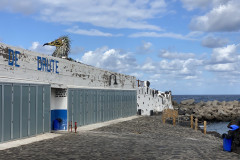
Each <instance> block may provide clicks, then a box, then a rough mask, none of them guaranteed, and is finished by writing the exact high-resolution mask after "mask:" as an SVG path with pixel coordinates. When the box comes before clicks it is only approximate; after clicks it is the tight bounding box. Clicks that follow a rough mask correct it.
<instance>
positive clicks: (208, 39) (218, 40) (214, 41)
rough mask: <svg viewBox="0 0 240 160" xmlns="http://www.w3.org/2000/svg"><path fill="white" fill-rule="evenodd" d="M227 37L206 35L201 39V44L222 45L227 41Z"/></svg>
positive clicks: (212, 46)
mask: <svg viewBox="0 0 240 160" xmlns="http://www.w3.org/2000/svg"><path fill="white" fill-rule="evenodd" d="M228 42H229V41H228V39H225V38H218V37H212V36H208V37H205V38H204V39H203V40H202V46H204V47H208V48H218V47H223V46H225V45H226V44H227V43H228Z"/></svg>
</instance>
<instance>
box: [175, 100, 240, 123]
mask: <svg viewBox="0 0 240 160" xmlns="http://www.w3.org/2000/svg"><path fill="white" fill-rule="evenodd" d="M173 106H174V109H176V110H178V114H179V115H180V116H185V117H186V118H187V117H190V115H193V116H194V117H195V118H198V120H199V121H204V120H206V121H210V122H219V121H221V122H229V121H232V120H235V119H237V118H239V117H240V103H239V101H228V102H226V101H223V102H219V101H217V100H214V101H208V102H203V101H201V102H199V103H195V100H194V99H188V100H184V101H181V102H180V104H178V103H177V102H176V101H173Z"/></svg>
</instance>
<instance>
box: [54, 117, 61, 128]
mask: <svg viewBox="0 0 240 160" xmlns="http://www.w3.org/2000/svg"><path fill="white" fill-rule="evenodd" d="M59 128H60V123H59V121H58V120H57V119H55V120H54V121H53V130H59Z"/></svg>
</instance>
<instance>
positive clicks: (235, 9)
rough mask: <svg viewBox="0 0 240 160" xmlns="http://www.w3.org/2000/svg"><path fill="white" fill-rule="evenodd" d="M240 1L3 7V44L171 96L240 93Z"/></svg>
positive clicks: (5, 0) (8, 1)
mask: <svg viewBox="0 0 240 160" xmlns="http://www.w3.org/2000/svg"><path fill="white" fill-rule="evenodd" d="M239 8H240V1H239V0H88V1H86V0H68V1H65V0H51V1H49V0H34V1H33V0H24V1H19V0H1V1H0V19H1V25H0V42H2V43H5V44H9V45H13V46H18V47H22V48H24V49H29V50H33V51H36V52H40V53H45V54H51V53H52V52H53V51H54V47H50V46H45V47H42V45H43V44H44V43H46V42H50V41H52V40H55V39H57V38H58V37H59V36H62V35H68V36H69V37H70V38H71V41H72V43H71V45H72V48H71V53H70V57H72V58H73V59H75V60H78V61H80V62H83V63H85V64H89V65H93V66H96V67H99V68H103V69H107V70H111V71H115V72H120V73H124V74H129V75H134V76H136V78H137V79H140V80H149V81H150V82H151V87H152V88H155V89H158V90H161V91H165V90H172V92H173V94H240V85H239V84H240V83H239V82H240V80H239V78H240V71H239V68H240V63H239V60H240V54H239V46H240V45H239V41H240V34H239V30H240V16H238V15H240V10H239Z"/></svg>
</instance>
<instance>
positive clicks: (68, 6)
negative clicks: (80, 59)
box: [0, 0, 167, 31]
mask: <svg viewBox="0 0 240 160" xmlns="http://www.w3.org/2000/svg"><path fill="white" fill-rule="evenodd" d="M166 7H167V5H166V3H165V1H164V0H151V1H140V0H139V1H132V0H120V1H113V0H104V1H103V0H88V1H86V0H70V1H65V0H51V1H49V0H39V1H31V0H25V1H17V0H2V1H1V2H0V9H2V10H7V11H11V12H20V13H26V12H28V13H35V15H36V17H37V18H41V19H42V20H44V21H50V22H59V23H78V22H81V23H89V24H92V25H94V26H99V27H105V28H130V29H141V30H142V29H143V30H158V31H159V30H162V29H161V28H160V27H159V26H157V25H152V24H150V23H149V22H148V20H151V19H154V18H158V17H159V16H160V15H161V14H162V13H164V12H166V11H167V10H166Z"/></svg>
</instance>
